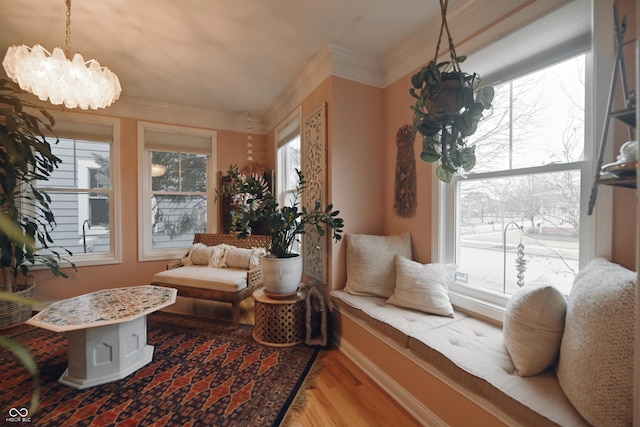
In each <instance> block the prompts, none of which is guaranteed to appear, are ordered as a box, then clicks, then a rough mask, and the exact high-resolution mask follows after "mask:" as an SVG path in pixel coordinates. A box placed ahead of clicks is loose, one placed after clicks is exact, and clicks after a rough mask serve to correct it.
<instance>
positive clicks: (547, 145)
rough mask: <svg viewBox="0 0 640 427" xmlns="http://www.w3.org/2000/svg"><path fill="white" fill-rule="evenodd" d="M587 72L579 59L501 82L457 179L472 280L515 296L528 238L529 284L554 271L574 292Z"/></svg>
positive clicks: (463, 257)
mask: <svg viewBox="0 0 640 427" xmlns="http://www.w3.org/2000/svg"><path fill="white" fill-rule="evenodd" d="M584 73H585V68H584V56H580V57H577V58H573V59H570V60H567V61H564V62H562V63H559V64H556V65H554V66H552V67H549V68H546V69H543V70H540V71H537V72H534V73H532V74H529V75H526V76H523V77H520V78H517V79H514V80H512V81H509V82H505V83H503V84H500V85H494V87H495V90H496V94H495V98H494V102H493V107H494V111H493V114H492V115H491V116H490V117H489V118H487V119H486V120H484V121H483V122H481V123H480V126H479V128H478V131H477V132H476V134H475V135H474V136H473V138H472V141H471V142H472V143H475V144H476V146H477V147H476V156H477V163H476V167H475V169H474V170H473V172H472V173H470V174H469V176H468V177H467V178H466V179H461V180H459V181H458V182H457V184H456V185H457V186H458V187H457V194H458V206H459V208H458V212H459V214H458V218H459V219H458V224H457V227H456V228H457V230H458V231H457V238H456V240H457V251H456V252H457V254H458V256H457V263H458V265H459V266H460V271H462V272H464V273H467V274H468V276H469V279H468V282H469V284H470V285H474V286H479V287H481V288H484V289H488V290H492V291H496V292H502V290H503V286H504V287H505V288H506V293H507V294H510V293H513V292H514V291H515V290H516V289H517V285H516V274H517V271H516V270H515V257H516V247H517V245H518V244H519V243H520V242H522V243H523V244H524V246H525V252H526V258H527V259H528V263H527V271H526V276H525V277H526V279H525V282H527V281H531V280H533V279H535V278H536V277H539V276H547V277H552V278H553V280H554V284H556V285H559V287H560V288H561V289H562V290H563V291H566V292H568V291H569V287H570V284H571V282H572V281H573V276H574V275H575V272H576V271H577V269H578V255H579V247H578V246H579V245H578V242H579V239H578V237H579V231H580V223H579V219H580V179H581V177H580V168H581V163H580V162H582V161H584V114H585V112H584V102H585V101H584V96H585V95H584V94H585V85H584ZM511 223H515V224H517V225H518V227H515V226H511V227H509V226H508V225H509V224H511ZM519 227H521V228H522V231H520V229H519ZM504 236H506V242H507V244H506V250H507V254H508V256H507V266H506V270H507V277H506V284H505V283H503V280H504V278H503V268H502V267H503V250H504V248H503V237H504Z"/></svg>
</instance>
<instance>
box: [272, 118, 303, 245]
mask: <svg viewBox="0 0 640 427" xmlns="http://www.w3.org/2000/svg"><path fill="white" fill-rule="evenodd" d="M276 140H277V147H278V148H277V150H278V151H277V156H276V162H277V164H276V170H277V177H278V178H277V187H276V188H277V192H278V193H277V196H278V203H279V204H280V205H281V206H285V205H287V206H291V205H292V204H293V203H294V202H295V198H296V197H297V194H296V188H297V186H298V174H297V173H296V169H298V170H301V169H302V164H301V159H302V157H301V145H300V111H299V110H298V111H296V112H294V113H293V114H292V115H291V116H289V117H288V118H287V119H286V120H285V122H284V125H283V126H281V127H279V128H278V129H277V130H276ZM300 243H301V242H296V243H294V245H293V248H292V250H293V252H295V253H300V251H301V245H300Z"/></svg>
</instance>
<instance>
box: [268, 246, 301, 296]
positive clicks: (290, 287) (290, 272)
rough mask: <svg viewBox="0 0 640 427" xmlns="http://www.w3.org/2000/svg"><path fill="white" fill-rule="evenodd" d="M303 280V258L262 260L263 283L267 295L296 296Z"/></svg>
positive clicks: (295, 256) (297, 256)
mask: <svg viewBox="0 0 640 427" xmlns="http://www.w3.org/2000/svg"><path fill="white" fill-rule="evenodd" d="M300 279H302V257H301V256H300V255H294V256H292V257H289V258H270V257H267V256H265V257H263V258H262V281H263V283H264V288H265V290H266V292H267V294H273V295H289V294H294V293H296V291H297V290H298V287H299V286H300Z"/></svg>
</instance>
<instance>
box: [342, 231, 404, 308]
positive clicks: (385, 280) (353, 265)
mask: <svg viewBox="0 0 640 427" xmlns="http://www.w3.org/2000/svg"><path fill="white" fill-rule="evenodd" d="M345 240H346V242H347V284H346V286H345V292H349V293H351V294H355V295H377V296H381V297H385V298H389V297H390V296H391V294H393V290H394V289H395V287H396V266H395V257H396V255H401V256H403V257H405V258H411V235H410V234H409V233H404V234H402V235H399V236H373V235H367V234H353V233H347V234H346V235H345Z"/></svg>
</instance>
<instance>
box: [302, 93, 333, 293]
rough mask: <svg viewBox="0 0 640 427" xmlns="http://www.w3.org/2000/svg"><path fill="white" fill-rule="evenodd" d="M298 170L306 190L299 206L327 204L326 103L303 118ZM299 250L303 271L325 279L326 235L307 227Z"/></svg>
mask: <svg viewBox="0 0 640 427" xmlns="http://www.w3.org/2000/svg"><path fill="white" fill-rule="evenodd" d="M302 171H303V172H304V176H305V178H306V180H307V189H306V190H305V192H304V194H303V197H302V205H303V206H306V207H307V209H311V208H313V205H314V204H315V202H316V200H320V201H321V202H322V205H323V206H325V205H326V203H327V195H326V193H327V188H326V187H327V184H326V182H327V122H326V104H325V103H322V104H321V105H320V106H319V107H318V108H316V110H315V111H314V112H313V113H311V114H310V115H309V116H308V117H306V118H305V119H304V122H303V126H302ZM302 253H303V262H304V273H305V274H306V275H308V276H309V277H312V278H314V279H316V280H319V281H320V282H322V283H326V282H327V235H326V234H325V236H320V235H319V233H318V232H317V231H316V230H315V228H308V229H307V230H306V233H305V234H304V235H303V240H302Z"/></svg>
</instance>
